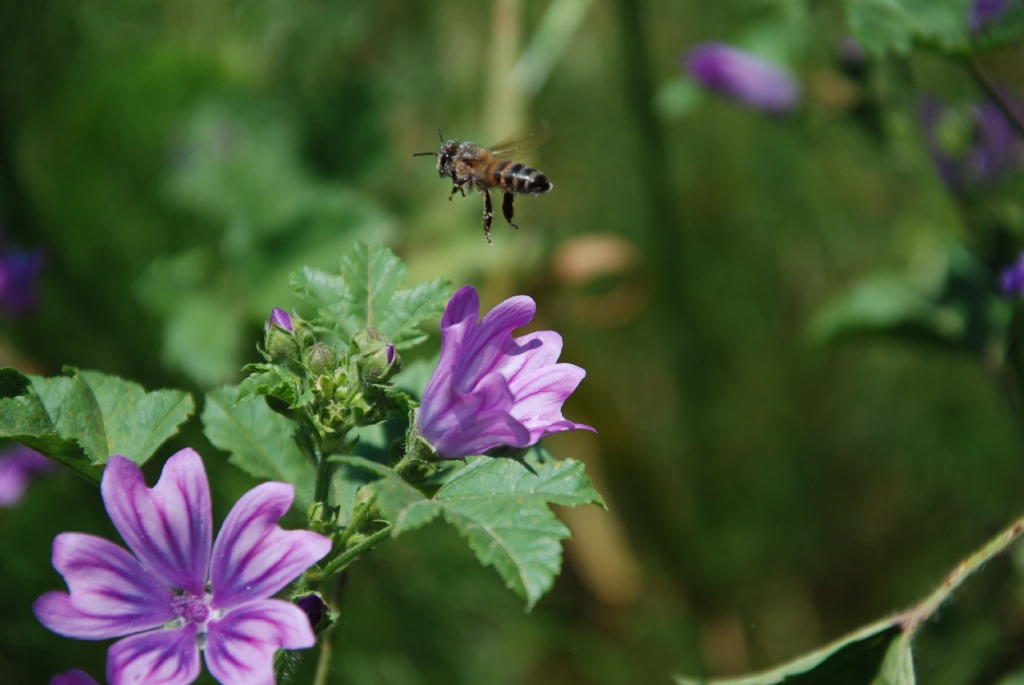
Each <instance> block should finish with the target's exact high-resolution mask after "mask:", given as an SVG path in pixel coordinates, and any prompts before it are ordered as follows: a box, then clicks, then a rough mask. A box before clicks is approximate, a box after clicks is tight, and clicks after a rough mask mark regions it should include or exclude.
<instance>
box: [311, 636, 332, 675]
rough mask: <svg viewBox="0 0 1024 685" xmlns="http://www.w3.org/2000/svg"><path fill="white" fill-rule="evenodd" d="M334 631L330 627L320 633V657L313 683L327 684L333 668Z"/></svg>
mask: <svg viewBox="0 0 1024 685" xmlns="http://www.w3.org/2000/svg"><path fill="white" fill-rule="evenodd" d="M333 636H334V631H332V630H330V629H328V630H327V632H325V633H322V634H321V635H320V658H319V660H318V661H317V664H316V675H315V676H313V685H326V683H327V674H328V672H329V671H330V670H331V642H332V640H331V638H332V637H333Z"/></svg>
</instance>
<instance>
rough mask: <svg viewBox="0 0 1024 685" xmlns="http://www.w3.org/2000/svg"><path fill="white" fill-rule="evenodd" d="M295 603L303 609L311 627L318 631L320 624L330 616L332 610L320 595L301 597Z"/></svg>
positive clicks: (312, 594) (310, 594)
mask: <svg viewBox="0 0 1024 685" xmlns="http://www.w3.org/2000/svg"><path fill="white" fill-rule="evenodd" d="M295 603H296V604H297V605H298V606H299V608H300V609H302V611H303V612H305V614H306V618H308V619H309V625H310V626H311V627H312V628H313V629H314V630H316V628H317V626H319V625H320V622H321V621H323V620H324V619H325V618H327V617H328V616H329V615H330V613H331V612H330V609H329V608H328V606H327V603H326V602H324V598H323V597H321V596H320V594H319V593H316V592H311V593H309V594H308V595H303V596H302V597H299V598H298V599H297V600H296V601H295Z"/></svg>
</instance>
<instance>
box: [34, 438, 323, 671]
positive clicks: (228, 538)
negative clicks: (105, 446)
mask: <svg viewBox="0 0 1024 685" xmlns="http://www.w3.org/2000/svg"><path fill="white" fill-rule="evenodd" d="M100 492H101V494H102V496H103V503H104V505H105V506H106V509H107V513H108V514H109V515H110V519H111V521H112V522H113V524H114V527H115V528H116V529H117V531H118V532H119V533H120V534H121V537H122V538H123V539H124V541H125V543H126V544H127V545H128V549H129V550H131V552H130V553H129V552H128V551H127V550H125V549H124V548H123V547H120V546H119V545H116V544H114V543H112V542H110V541H108V540H105V539H103V538H99V537H96V536H93V535H85V534H82V533H61V534H60V535H58V536H57V537H56V538H55V539H54V541H53V566H54V568H56V569H57V571H58V572H59V573H60V574H61V575H62V576H64V580H65V581H66V582H67V584H68V588H69V590H70V594H69V593H67V592H48V593H46V594H45V595H43V596H42V597H40V598H39V599H37V600H36V602H35V604H34V605H33V607H32V609H33V611H34V612H35V615H36V617H37V618H38V619H39V621H40V622H41V623H42V624H43V625H44V626H46V627H47V628H49V629H50V630H52V631H53V632H55V633H57V634H59V635H64V636H66V637H73V638H77V639H80V640H106V639H110V638H118V637H120V638H123V639H121V640H119V641H117V642H115V643H114V644H113V645H111V646H110V649H109V651H108V652H107V674H106V675H107V683H108V685H128V684H129V683H131V684H135V685H138V684H142V683H145V685H188V683H191V682H192V681H194V680H195V679H196V678H197V677H199V671H200V665H199V653H200V651H202V652H203V653H204V655H205V660H206V667H207V669H209V671H210V674H211V675H212V676H213V677H214V678H216V679H217V681H218V682H220V683H222V685H271V684H272V683H273V682H274V665H273V661H274V653H275V652H276V651H277V650H278V649H280V648H284V649H304V648H307V647H312V646H313V645H314V644H315V643H316V638H315V636H314V635H313V630H312V629H311V628H310V625H309V621H308V620H307V618H306V614H305V613H304V612H303V611H302V609H300V608H299V607H297V606H295V605H293V604H291V603H289V602H286V601H283V600H280V599H270V597H271V596H272V595H274V594H276V593H277V592H279V591H281V590H282V589H283V588H284V587H285V586H286V585H288V583H290V582H291V581H292V580H294V579H295V578H296V577H298V576H299V575H300V574H301V573H302V572H303V571H305V570H306V569H307V568H308V567H309V566H311V565H312V564H314V563H316V562H317V561H318V560H319V559H321V558H323V557H324V555H326V554H327V553H328V552H329V551H330V549H331V542H330V540H328V539H327V538H325V537H323V536H321V535H318V534H316V533H313V532H311V531H306V530H289V531H286V530H283V529H282V528H280V527H279V526H278V525H277V520H278V519H279V518H281V516H283V515H284V514H285V512H287V511H288V508H289V507H290V506H291V504H292V499H293V498H294V494H295V493H294V488H293V487H292V486H291V485H289V484H287V483H273V482H271V483H263V484H262V485H258V486H256V487H255V488H253V489H252V490H250V491H249V492H247V493H246V494H245V495H243V496H242V498H241V499H239V500H238V502H237V503H236V504H235V506H234V507H233V508H232V509H231V511H230V512H229V513H228V516H227V519H225V521H224V525H223V527H222V528H221V531H220V534H219V535H218V536H217V539H216V541H215V542H212V544H211V540H212V537H213V523H212V521H213V515H212V511H211V504H210V486H209V483H208V482H207V479H206V471H205V469H204V468H203V461H202V459H200V457H199V455H198V454H197V453H196V452H195V451H194V450H191V449H184V450H181V451H180V452H178V453H177V454H175V455H174V456H172V457H171V458H170V459H168V460H167V463H166V464H165V465H164V468H163V473H162V474H161V476H160V480H159V482H158V483H157V484H156V486H155V487H153V488H148V487H146V482H145V480H144V479H143V475H142V471H141V470H140V469H139V467H138V466H136V465H135V464H134V463H132V462H131V461H129V460H128V459H125V458H124V457H121V456H117V455H115V456H113V457H111V458H110V461H109V463H108V464H107V467H106V469H105V470H104V472H103V480H102V482H101V485H100Z"/></svg>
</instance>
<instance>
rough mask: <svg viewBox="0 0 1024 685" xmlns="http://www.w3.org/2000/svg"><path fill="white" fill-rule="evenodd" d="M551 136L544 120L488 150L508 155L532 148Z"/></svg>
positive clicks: (496, 153)
mask: <svg viewBox="0 0 1024 685" xmlns="http://www.w3.org/2000/svg"><path fill="white" fill-rule="evenodd" d="M550 137H551V131H550V130H549V129H548V123H547V122H546V121H542V122H540V123H539V124H537V125H536V126H533V127H532V128H527V129H525V130H523V131H519V132H518V133H516V134H515V135H513V136H511V137H509V138H506V139H505V140H503V141H501V142H500V143H498V144H497V145H495V146H493V147H489V148H487V151H488V152H490V153H492V154H495V155H500V156H507V155H511V154H514V153H516V152H522V151H524V150H532V149H533V148H535V147H537V146H538V145H542V144H543V143H544V141H546V140H547V139H548V138H550Z"/></svg>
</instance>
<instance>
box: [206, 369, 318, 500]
mask: <svg viewBox="0 0 1024 685" xmlns="http://www.w3.org/2000/svg"><path fill="white" fill-rule="evenodd" d="M236 397H237V389H236V388H234V387H231V386H227V387H224V388H220V389H218V390H212V391H210V392H208V393H206V405H205V407H204V408H203V416H202V419H203V429H204V432H205V433H206V437H207V438H209V439H210V442H211V443H213V445H214V446H215V447H217V448H218V449H221V450H224V451H225V452H228V453H230V454H231V456H230V457H229V459H228V461H229V462H231V463H232V464H234V465H235V466H237V467H238V468H240V469H242V470H243V471H245V472H246V473H248V474H249V475H250V476H252V477H253V478H258V479H261V480H277V481H284V482H286V483H291V484H292V485H294V486H295V506H296V507H297V508H299V509H300V510H301V511H303V512H305V511H306V510H307V509H308V508H309V505H310V504H312V502H313V485H314V483H315V481H316V468H315V467H314V466H313V464H312V463H310V461H309V460H308V459H307V458H306V457H305V455H303V454H302V452H300V451H299V448H298V447H297V446H296V444H295V439H294V434H295V424H294V423H292V422H291V421H289V420H288V419H286V418H285V417H283V416H281V415H280V414H278V413H276V412H274V411H273V410H272V409H271V408H270V407H268V406H267V404H266V402H263V401H259V400H245V401H242V402H240V403H239V404H235V399H236Z"/></svg>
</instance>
